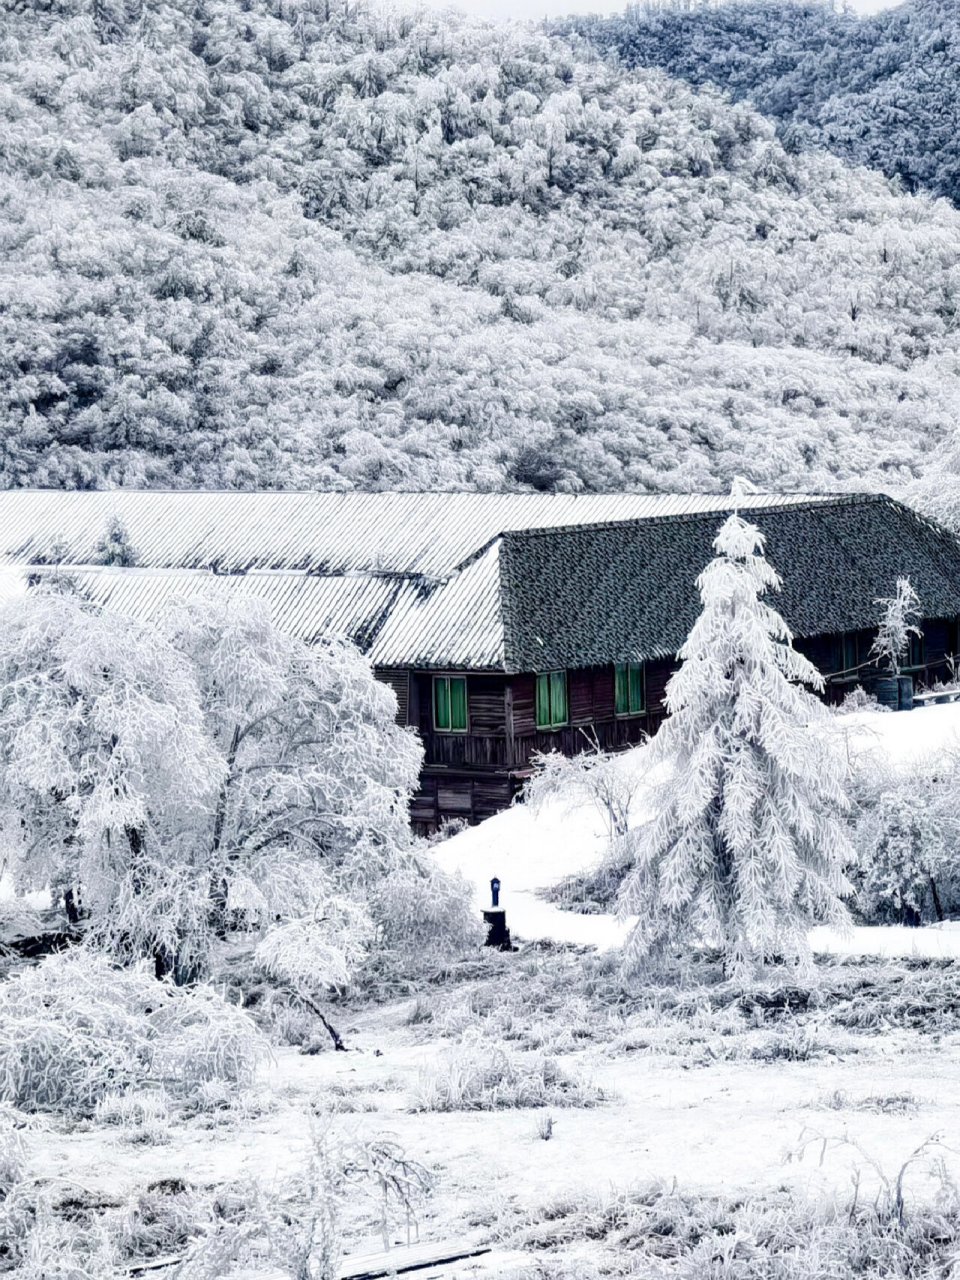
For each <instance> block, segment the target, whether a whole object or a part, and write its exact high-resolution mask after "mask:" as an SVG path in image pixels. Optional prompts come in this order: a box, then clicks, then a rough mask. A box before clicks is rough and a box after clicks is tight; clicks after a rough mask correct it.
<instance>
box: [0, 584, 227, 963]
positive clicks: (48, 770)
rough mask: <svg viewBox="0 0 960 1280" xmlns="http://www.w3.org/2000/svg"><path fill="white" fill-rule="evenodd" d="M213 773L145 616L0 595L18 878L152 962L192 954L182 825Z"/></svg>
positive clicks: (164, 646) (0, 695) (213, 782)
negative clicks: (55, 895)
mask: <svg viewBox="0 0 960 1280" xmlns="http://www.w3.org/2000/svg"><path fill="white" fill-rule="evenodd" d="M223 775H224V763H223V760H222V758H221V756H220V754H219V752H218V751H217V749H216V747H215V745H214V744H213V743H212V742H211V741H210V738H209V735H208V734H207V732H206V728H205V725H204V717H203V709H202V705H201V701H200V692H199V689H198V687H197V682H196V680H195V679H194V676H193V673H192V671H191V670H190V668H189V667H188V666H186V665H185V664H184V663H183V661H182V660H181V658H180V655H179V654H178V653H177V652H176V650H175V649H174V648H173V647H172V646H171V644H170V643H169V641H168V640H166V639H165V638H164V637H163V636H161V635H160V634H158V632H157V631H156V630H155V629H154V628H152V627H149V626H145V625H141V624H138V623H136V622H133V621H132V620H130V619H127V618H123V617H120V616H119V615H116V614H111V613H109V612H107V611H105V610H102V609H99V608H95V607H93V606H91V605H89V604H88V603H86V602H85V601H84V600H83V599H82V598H81V597H80V596H78V595H77V594H76V593H75V592H73V591H70V590H65V589H61V588H60V587H59V586H57V585H55V587H54V589H46V588H44V587H37V588H34V589H33V590H31V591H28V592H27V593H26V594H25V595H23V596H21V597H19V598H17V599H16V600H14V601H12V602H10V603H9V604H7V605H6V606H4V607H3V608H2V609H0V839H2V846H3V853H2V861H3V863H4V864H5V865H6V866H7V868H8V869H9V870H10V871H12V873H13V879H14V884H15V886H16V887H17V889H19V890H20V891H21V892H22V891H26V890H30V889H43V888H45V887H46V886H47V885H51V886H52V887H53V888H54V889H55V890H56V891H58V892H60V893H61V894H62V895H63V896H64V898H65V902H66V906H67V909H68V911H69V912H70V913H71V914H73V915H74V916H75V917H76V916H78V915H79V912H80V910H81V907H82V910H83V911H84V913H85V914H86V916H87V917H88V918H89V919H90V921H91V926H92V928H93V930H94V931H95V932H98V933H102V935H103V936H104V937H107V936H108V935H109V937H111V938H112V939H113V940H114V942H115V944H116V946H117V947H118V948H120V949H122V950H128V951H130V952H132V953H133V954H138V955H139V954H148V955H149V954H152V955H153V956H154V957H155V959H156V962H157V966H158V969H161V970H164V969H167V968H169V967H171V965H172V964H173V963H174V958H175V957H180V958H181V960H182V962H183V963H184V964H185V965H187V966H189V965H191V964H192V963H193V960H194V959H195V957H194V956H193V955H189V956H188V955H187V954H186V953H185V948H186V951H189V950H190V947H189V946H186V940H187V939H188V938H191V937H195V936H196V935H197V933H198V931H199V932H202V931H203V924H202V922H203V916H204V910H205V909H204V905H203V898H204V891H205V883H206V881H205V877H204V870H205V868H203V866H202V864H198V862H197V859H196V851H197V849H196V841H195V833H196V831H197V830H198V828H200V827H202V826H203V824H204V823H205V822H206V821H207V814H208V812H209V809H210V807H211V804H212V803H213V800H214V797H215V795H216V793H217V788H218V786H219V784H220V781H221V779H222V777H223Z"/></svg>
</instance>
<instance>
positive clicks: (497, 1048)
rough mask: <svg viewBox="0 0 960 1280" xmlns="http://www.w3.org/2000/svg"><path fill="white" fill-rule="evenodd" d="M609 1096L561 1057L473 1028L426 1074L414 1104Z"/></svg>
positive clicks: (578, 1100) (579, 1100)
mask: <svg viewBox="0 0 960 1280" xmlns="http://www.w3.org/2000/svg"><path fill="white" fill-rule="evenodd" d="M603 1100H604V1094H603V1091H602V1090H600V1089H597V1088H595V1087H594V1086H593V1085H592V1084H590V1083H589V1082H587V1081H584V1080H580V1079H578V1078H577V1077H576V1076H574V1075H572V1074H570V1073H569V1072H567V1071H566V1070H565V1069H564V1068H563V1067H562V1066H561V1065H560V1063H559V1062H558V1061H557V1059H556V1058H552V1057H548V1056H547V1055H545V1054H542V1053H515V1052H511V1051H510V1050H509V1049H506V1048H504V1047H503V1046H502V1045H500V1044H498V1043H496V1042H495V1041H493V1040H487V1039H484V1037H483V1036H480V1035H476V1034H473V1035H469V1036H467V1037H466V1038H465V1039H464V1041H463V1043H462V1044H460V1045H458V1046H457V1047H456V1048H452V1049H447V1050H446V1051H445V1052H443V1053H441V1054H440V1055H439V1056H438V1058H437V1060H436V1062H435V1063H433V1064H432V1065H431V1066H430V1067H429V1068H427V1069H426V1070H425V1071H424V1072H423V1073H422V1074H421V1077H420V1080H419V1083H418V1085H417V1088H416V1091H415V1093H414V1098H413V1101H412V1102H411V1105H410V1110H411V1111H501V1110H507V1109H513V1108H520V1107H592V1106H596V1105H597V1104H598V1103H600V1102H602V1101H603Z"/></svg>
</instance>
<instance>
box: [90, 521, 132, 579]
mask: <svg viewBox="0 0 960 1280" xmlns="http://www.w3.org/2000/svg"><path fill="white" fill-rule="evenodd" d="M97 558H98V559H99V561H100V563H101V564H109V565H119V566H120V567H122V568H124V569H129V568H130V567H131V566H132V565H135V564H136V563H137V549H136V547H135V546H134V545H133V543H132V542H131V541H130V534H129V533H128V532H127V527H126V525H125V524H124V523H123V521H122V520H121V519H120V517H119V516H113V517H112V518H111V519H110V520H108V521H107V527H106V529H105V530H104V532H103V537H102V538H101V539H100V541H99V542H98V543H97Z"/></svg>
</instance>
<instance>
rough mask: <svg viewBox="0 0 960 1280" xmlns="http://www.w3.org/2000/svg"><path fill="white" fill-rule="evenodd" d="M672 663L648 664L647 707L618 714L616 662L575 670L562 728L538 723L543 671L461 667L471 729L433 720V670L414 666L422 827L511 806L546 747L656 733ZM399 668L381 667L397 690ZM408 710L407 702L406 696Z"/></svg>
mask: <svg viewBox="0 0 960 1280" xmlns="http://www.w3.org/2000/svg"><path fill="white" fill-rule="evenodd" d="M671 670H672V665H671V664H669V663H649V664H648V665H647V711H646V712H645V714H643V715H640V716H630V717H618V716H617V715H616V714H615V711H614V672H613V667H612V666H610V667H587V668H584V669H582V670H575V671H569V672H568V673H567V691H568V699H569V707H570V723H569V724H568V725H566V726H564V727H563V728H561V729H555V730H543V729H538V728H537V726H536V715H535V692H536V676H534V675H520V676H507V675H503V674H496V673H480V672H467V673H454V674H466V677H467V714H468V721H469V730H468V732H467V733H438V732H437V731H436V730H435V729H434V726H433V673H432V672H425V671H411V672H409V673H408V675H409V686H408V688H407V689H406V703H407V707H408V711H407V719H406V721H405V723H408V724H412V725H413V726H414V727H415V728H416V729H417V730H418V731H419V733H420V736H421V739H422V740H423V744H424V769H423V773H422V775H421V780H420V789H419V791H418V793H417V795H416V797H415V800H414V803H413V808H412V812H411V817H412V819H413V821H414V823H415V824H416V825H417V827H418V828H420V829H426V830H429V829H434V828H436V827H437V826H438V825H440V824H441V823H442V822H443V821H445V820H453V819H458V818H459V819H463V820H466V821H467V822H478V821H480V820H481V819H483V818H486V817H489V816H491V815H492V814H494V813H499V812H500V810H501V809H504V808H506V807H507V805H509V804H510V802H511V800H512V799H513V797H514V796H515V795H516V793H517V791H518V790H519V789H520V787H521V786H522V785H523V779H524V778H525V777H527V776H529V773H530V760H531V758H532V756H533V755H534V754H535V753H536V752H538V751H561V752H563V753H564V754H565V755H576V754H577V753H578V752H581V751H585V750H587V749H589V747H590V746H591V745H592V744H593V742H594V741H597V742H598V743H599V745H600V747H601V748H602V749H603V750H605V751H616V750H621V749H623V748H625V747H629V746H633V745H635V744H636V743H638V742H640V741H641V740H642V739H643V737H644V736H645V735H646V734H648V733H652V732H654V731H655V729H656V726H657V724H658V723H659V722H660V720H661V719H662V714H663V712H662V699H663V690H664V687H665V685H666V682H667V679H668V677H669V673H670V671H671ZM400 674H407V673H397V672H381V671H378V672H377V676H378V678H379V679H382V680H384V682H385V683H389V684H390V685H391V687H393V688H395V689H396V688H397V685H398V684H400V686H401V692H402V691H403V683H402V681H401V680H400V679H399V676H400ZM398 702H400V705H401V708H402V706H403V701H402V699H401V698H399V697H398Z"/></svg>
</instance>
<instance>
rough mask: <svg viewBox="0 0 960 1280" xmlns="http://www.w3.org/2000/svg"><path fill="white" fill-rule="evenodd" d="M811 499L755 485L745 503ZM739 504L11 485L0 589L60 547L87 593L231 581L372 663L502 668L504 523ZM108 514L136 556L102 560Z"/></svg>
mask: <svg viewBox="0 0 960 1280" xmlns="http://www.w3.org/2000/svg"><path fill="white" fill-rule="evenodd" d="M810 501H816V498H813V497H811V496H808V495H801V494H774V495H763V494H758V495H750V497H749V498H746V499H740V500H739V504H738V505H739V506H740V507H741V508H744V509H746V508H753V509H759V508H768V507H781V506H789V505H793V504H797V503H801V502H810ZM732 505H733V503H732V500H731V498H730V497H729V496H704V495H683V494H663V495H642V494H610V495H582V496H574V495H565V494H558V495H553V494H475V493H452V494H448V493H442V494H439V493H374V494H358V493H240V492H185V491H157V490H150V491H136V490H102V491H91V492H76V491H54V490H7V491H3V492H0V574H2V575H3V580H2V582H0V587H2V586H3V583H5V584H6V587H7V590H6V591H3V590H2V589H0V603H2V598H3V595H4V594H8V595H9V594H11V593H12V592H14V591H15V590H17V589H18V588H17V587H16V586H14V584H13V578H14V577H19V578H21V580H23V581H25V579H26V577H27V575H28V574H29V573H31V572H34V573H35V572H36V571H37V566H42V565H43V564H44V563H47V564H49V563H50V562H51V561H54V560H56V561H59V562H60V563H61V564H62V565H65V566H69V567H70V572H71V574H72V575H74V576H75V577H76V578H77V580H78V582H79V584H80V585H81V586H82V588H83V589H84V590H85V591H86V592H87V593H88V594H89V595H90V596H91V598H93V599H95V600H97V601H99V602H100V603H102V604H104V605H106V606H108V607H110V608H114V609H116V610H118V611H119V612H122V613H127V614H129V615H131V616H134V617H138V618H140V619H143V620H150V619H152V618H155V617H156V616H157V615H158V614H159V613H160V612H161V610H162V609H163V608H164V607H165V606H166V604H167V603H168V602H169V601H170V600H172V599H174V598H177V597H189V596H194V595H197V594H199V593H208V592H211V591H218V590H229V591H231V592H238V593H241V594H244V595H249V596H253V597H256V598H257V599H260V600H264V601H265V602H267V603H268V604H269V605H270V607H271V610H272V613H273V616H274V618H275V620H276V622H277V624H278V625H279V626H281V627H283V628H284V629H285V630H287V631H289V632H291V633H292V634H295V635H297V636H300V637H301V638H302V639H304V640H307V641H313V640H315V639H316V638H317V637H318V636H320V635H323V634H330V633H337V634H342V635H348V636H350V637H351V638H353V639H354V640H356V641H357V643H359V644H360V645H361V647H362V648H364V649H365V650H366V651H367V652H368V654H369V656H370V658H371V660H372V661H373V663H374V664H375V665H377V666H382V667H394V666H417V667H434V668H436V667H444V666H456V667H461V668H463V667H467V668H502V667H503V665H504V661H505V652H504V628H503V619H502V615H501V607H500V606H501V598H500V561H499V554H500V548H499V543H498V535H500V534H502V533H506V532H511V531H516V530H524V529H532V528H555V527H563V526H569V525H587V524H600V523H607V522H609V521H619V520H635V519H646V518H651V517H657V516H667V515H683V514H692V513H696V512H710V511H725V510H728V509H730V507H731V506H732ZM115 517H116V518H117V519H119V520H120V521H121V522H122V524H123V526H124V528H125V530H126V533H127V535H128V537H129V541H130V543H131V545H132V546H133V548H134V549H135V552H136V567H134V568H115V567H106V566H104V565H102V564H101V563H100V561H101V560H102V552H101V551H100V550H99V548H98V544H99V543H100V541H101V539H102V538H103V536H104V533H105V531H106V528H107V525H108V523H109V522H110V521H111V520H112V519H113V518H115ZM4 566H6V568H4Z"/></svg>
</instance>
